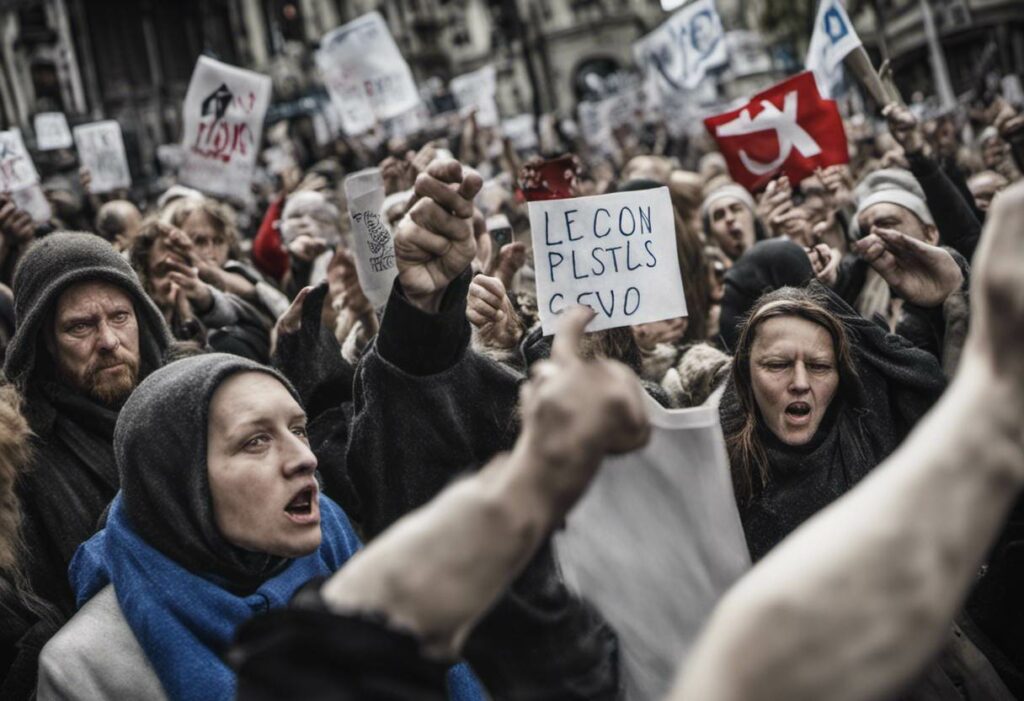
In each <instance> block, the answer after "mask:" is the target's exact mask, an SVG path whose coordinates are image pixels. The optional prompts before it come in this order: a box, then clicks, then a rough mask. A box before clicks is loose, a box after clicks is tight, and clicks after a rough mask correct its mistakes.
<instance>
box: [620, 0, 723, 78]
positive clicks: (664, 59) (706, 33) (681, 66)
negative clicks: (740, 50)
mask: <svg viewBox="0 0 1024 701" xmlns="http://www.w3.org/2000/svg"><path fill="white" fill-rule="evenodd" d="M633 57H634V59H635V60H636V63H637V65H638V66H639V67H640V69H641V70H642V71H643V72H644V73H645V74H646V75H647V76H649V77H650V78H651V79H652V80H654V82H655V83H656V84H657V85H658V87H659V89H660V90H661V92H662V93H663V94H671V93H675V92H678V91H680V90H692V89H693V88H695V87H697V84H698V83H700V82H701V80H703V79H704V76H705V75H707V72H708V71H709V70H711V69H713V68H717V67H719V66H723V65H725V64H726V63H727V62H728V60H729V55H728V52H727V51H726V46H725V30H724V29H723V28H722V19H721V17H719V16H718V10H717V9H716V8H715V3H714V0H697V2H693V3H690V4H689V5H687V6H686V7H684V8H683V9H681V10H679V11H678V12H676V13H675V14H674V15H672V17H670V18H669V19H668V20H667V21H666V22H665V23H664V24H662V25H661V26H660V27H658V28H657V29H655V30H654V31H653V32H651V33H650V34H648V35H647V36H645V37H643V38H642V39H640V40H639V41H637V42H636V43H634V44H633Z"/></svg>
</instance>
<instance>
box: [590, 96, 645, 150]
mask: <svg viewBox="0 0 1024 701" xmlns="http://www.w3.org/2000/svg"><path fill="white" fill-rule="evenodd" d="M642 97H643V95H642V93H641V92H640V90H639V89H634V90H627V91H625V92H622V93H619V94H617V95H612V96H610V97H606V98H604V99H603V100H596V101H584V102H581V103H580V104H579V120H580V130H581V131H582V133H583V138H584V140H586V142H587V143H588V144H590V145H591V146H592V147H594V148H595V149H598V150H599V151H602V152H604V153H611V152H612V150H613V149H615V138H614V137H613V135H612V131H613V130H614V129H615V128H617V127H620V126H622V125H623V124H630V123H632V122H633V121H634V120H635V119H636V116H637V115H636V113H637V108H638V106H639V104H640V100H641V99H642Z"/></svg>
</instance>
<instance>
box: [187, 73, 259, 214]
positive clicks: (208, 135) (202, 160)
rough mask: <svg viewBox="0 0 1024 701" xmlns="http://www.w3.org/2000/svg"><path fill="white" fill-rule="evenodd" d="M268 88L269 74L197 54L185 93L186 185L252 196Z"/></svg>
mask: <svg viewBox="0 0 1024 701" xmlns="http://www.w3.org/2000/svg"><path fill="white" fill-rule="evenodd" d="M270 90H271V83H270V78H269V77H268V76H265V75H260V74H259V73H253V72H252V71H247V70H244V69H241V68H236V67H235V66H229V65H228V64H226V63H221V62H220V61H215V60H213V59H212V58H208V57H206V56H200V57H199V61H198V62H197V63H196V68H195V71H194V72H193V73H192V81H191V82H190V83H189V85H188V92H187V93H186V94H185V106H184V115H183V121H184V136H183V138H182V146H183V147H184V149H185V162H184V164H183V165H182V169H181V173H180V175H179V178H180V180H181V182H182V183H183V184H186V185H191V186H192V187H194V188H197V189H199V190H202V191H204V192H206V193H209V194H211V195H218V196H225V197H235V198H237V199H240V200H248V199H249V198H250V197H251V191H250V187H249V186H250V183H251V182H252V174H253V168H254V167H255V166H256V158H257V156H258V155H259V150H260V144H261V138H262V135H263V118H264V117H265V116H266V113H267V107H268V106H269V104H270Z"/></svg>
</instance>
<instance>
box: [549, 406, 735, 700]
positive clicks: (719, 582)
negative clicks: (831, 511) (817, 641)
mask: <svg viewBox="0 0 1024 701" xmlns="http://www.w3.org/2000/svg"><path fill="white" fill-rule="evenodd" d="M646 399H647V403H648V408H647V413H648V416H649V417H650V421H651V438H650V441H649V442H648V443H647V445H646V446H644V447H643V448H641V449H640V450H637V451H634V452H632V453H629V454H627V455H619V456H612V457H608V458H605V460H604V462H603V464H602V465H601V470H600V471H599V472H598V473H597V477H596V478H595V479H594V482H593V484H591V485H590V487H589V488H588V489H587V493H586V494H585V495H584V496H583V498H582V499H581V500H580V503H579V504H577V506H576V508H574V509H573V510H572V513H570V514H569V517H568V519H567V520H566V524H565V528H564V529H562V530H560V531H559V532H558V533H557V534H556V535H555V537H554V544H555V553H556V556H557V558H558V562H559V565H560V567H561V570H562V573H563V574H564V576H565V580H566V583H567V584H568V585H569V588H570V589H572V590H573V591H574V592H575V593H577V594H580V595H582V596H583V597H584V598H586V599H587V601H589V602H591V603H592V604H593V605H594V606H595V607H597V609H598V611H600V612H601V614H602V615H603V616H604V617H605V618H606V619H607V620H608V623H610V624H611V626H612V627H613V628H614V629H615V632H616V633H617V634H618V638H619V655H620V656H619V664H620V668H621V671H622V675H621V676H622V683H623V687H624V689H623V691H624V698H625V699H626V701H647V700H648V699H660V698H665V696H666V694H667V693H668V691H669V687H670V686H671V684H672V679H673V677H674V676H675V673H676V670H677V669H678V668H679V666H680V664H681V662H682V661H683V660H685V659H686V657H687V655H688V653H689V652H690V650H691V649H692V647H693V643H694V641H695V639H696V637H697V634H698V633H699V631H700V630H701V628H702V627H703V625H704V623H705V622H706V620H707V618H708V616H709V615H710V614H711V611H712V610H713V609H714V607H715V604H716V603H717V602H718V600H719V599H720V598H721V597H722V595H723V594H724V593H725V592H726V591H727V590H728V589H729V587H730V586H731V585H732V584H733V583H734V582H735V581H736V580H737V579H739V578H740V577H741V576H742V575H743V574H744V573H745V572H746V571H747V570H748V569H749V568H750V555H749V554H748V550H747V543H746V539H745V537H744V535H743V527H742V525H741V523H740V517H739V512H738V510H737V508H736V499H735V497H734V496H733V488H732V479H731V477H730V474H729V461H728V458H727V456H726V450H725V439H724V438H723V436H722V429H721V426H720V425H719V420H718V411H717V410H716V409H715V408H714V407H709V406H702V407H697V408H695V409H682V410H668V409H663V408H662V407H661V406H659V405H658V404H657V403H656V402H655V401H653V400H652V399H651V398H650V397H646Z"/></svg>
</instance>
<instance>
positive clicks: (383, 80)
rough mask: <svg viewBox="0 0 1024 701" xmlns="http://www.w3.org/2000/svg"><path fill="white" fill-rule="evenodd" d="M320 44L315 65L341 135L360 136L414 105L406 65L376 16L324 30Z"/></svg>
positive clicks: (416, 101)
mask: <svg viewBox="0 0 1024 701" xmlns="http://www.w3.org/2000/svg"><path fill="white" fill-rule="evenodd" d="M320 46H321V49H320V51H319V52H318V53H317V57H316V60H317V65H318V66H319V68H320V72H321V74H322V76H323V80H324V84H325V85H326V86H327V92H328V93H329V94H330V96H331V101H332V102H333V103H334V105H335V106H336V107H337V108H338V111H339V112H340V114H341V122H342V127H343V128H344V130H345V132H346V133H348V134H351V135H355V134H361V133H363V132H364V131H367V130H369V129H371V128H373V125H374V123H375V122H377V121H378V120H384V119H391V118H393V117H397V116H398V115H400V114H402V113H404V112H408V111H409V110H411V109H413V108H414V107H416V106H417V105H418V104H419V103H420V96H419V93H418V92H417V91H416V83H415V81H414V80H413V77H412V71H411V70H410V69H409V64H408V63H406V61H405V58H404V57H403V56H402V52H401V51H399V50H398V45H397V44H395V40H394V38H392V36H391V32H390V31H388V26H387V24H386V23H385V22H384V18H383V17H381V15H380V13H378V12H370V13H369V14H365V15H363V16H362V17H358V18H356V19H354V20H352V21H351V22H349V23H348V24H344V25H342V26H340V27H338V28H337V29H334V30H332V31H330V32H328V33H327V34H325V35H324V37H323V39H321V41H320Z"/></svg>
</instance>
